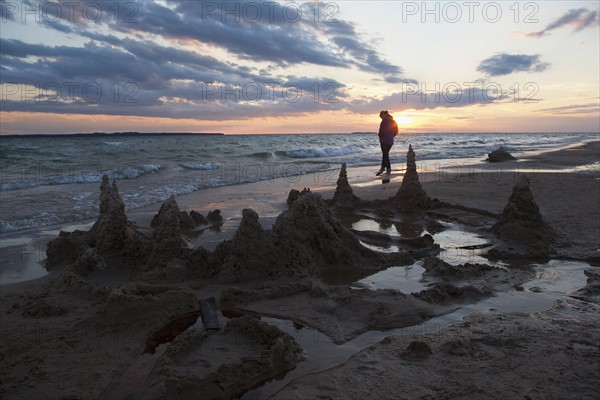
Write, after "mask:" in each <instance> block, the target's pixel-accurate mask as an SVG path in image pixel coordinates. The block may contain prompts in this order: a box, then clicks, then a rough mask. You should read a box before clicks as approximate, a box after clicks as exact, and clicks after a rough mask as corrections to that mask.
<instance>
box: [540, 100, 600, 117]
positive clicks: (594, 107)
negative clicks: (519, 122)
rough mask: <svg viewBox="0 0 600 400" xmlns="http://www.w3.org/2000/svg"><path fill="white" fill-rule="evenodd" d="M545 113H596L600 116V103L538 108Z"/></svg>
mask: <svg viewBox="0 0 600 400" xmlns="http://www.w3.org/2000/svg"><path fill="white" fill-rule="evenodd" d="M538 111H540V112H543V113H548V114H554V115H566V114H592V113H594V114H596V115H598V116H600V103H588V104H571V105H568V106H561V107H552V108H543V109H541V110H538Z"/></svg>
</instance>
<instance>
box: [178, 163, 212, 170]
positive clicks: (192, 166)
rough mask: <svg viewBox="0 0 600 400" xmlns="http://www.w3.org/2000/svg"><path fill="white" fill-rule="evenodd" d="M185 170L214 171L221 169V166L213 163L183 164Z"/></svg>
mask: <svg viewBox="0 0 600 400" xmlns="http://www.w3.org/2000/svg"><path fill="white" fill-rule="evenodd" d="M183 166H184V167H185V168H188V169H198V170H213V169H219V165H217V164H216V163H213V162H208V163H185V164H183Z"/></svg>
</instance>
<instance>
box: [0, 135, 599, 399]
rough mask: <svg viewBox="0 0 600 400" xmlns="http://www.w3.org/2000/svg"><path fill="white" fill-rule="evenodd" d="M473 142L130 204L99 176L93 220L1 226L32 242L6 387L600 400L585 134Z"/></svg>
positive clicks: (593, 144)
mask: <svg viewBox="0 0 600 400" xmlns="http://www.w3.org/2000/svg"><path fill="white" fill-rule="evenodd" d="M407 150H408V149H403V150H402V151H403V152H404V151H407ZM415 153H416V160H415ZM411 154H412V155H411ZM473 156H474V157H477V158H470V159H464V160H462V159H461V160H451V161H448V162H442V163H433V162H424V161H421V160H419V149H418V148H415V149H414V153H412V149H411V150H410V151H409V152H408V154H407V163H406V164H405V165H400V164H397V165H394V171H392V174H391V175H390V176H384V177H383V179H382V178H381V177H380V178H377V179H375V177H373V173H374V172H375V171H373V168H372V167H357V168H346V167H345V166H343V167H342V168H341V169H337V170H335V171H324V172H323V173H321V174H306V175H302V176H297V177H293V178H290V177H288V178H277V179H274V180H270V181H263V182H257V183H248V184H242V185H234V186H225V187H219V188H207V189H205V190H202V191H200V192H195V193H192V194H187V195H180V196H177V197H171V198H169V199H164V200H165V201H164V203H163V204H162V205H160V206H156V205H153V206H148V207H144V208H139V209H136V210H135V211H134V212H129V211H128V210H126V209H125V205H124V203H123V200H122V198H121V194H120V192H119V184H120V182H119V181H117V182H112V181H109V180H108V179H104V180H103V181H102V183H101V185H100V188H99V190H98V192H97V194H96V195H97V196H99V198H100V207H99V214H98V218H97V219H95V220H94V221H89V222H84V223H81V224H79V225H77V226H70V227H68V229H66V230H65V232H61V233H59V230H60V229H58V230H57V229H55V228H56V227H51V228H45V229H41V230H37V231H35V232H26V233H19V234H15V235H14V237H11V236H10V235H7V236H6V237H7V238H8V239H11V240H14V241H15V243H17V244H18V243H21V242H19V240H23V237H26V238H27V240H28V241H29V242H28V243H32V244H29V245H28V246H30V248H29V250H28V251H35V246H42V247H41V248H44V249H45V251H44V254H43V255H39V254H37V255H35V256H29V258H28V257H25V258H23V256H22V254H21V253H15V254H14V255H7V256H6V257H7V258H5V257H4V256H3V260H8V261H10V262H11V263H15V265H17V264H19V265H21V264H23V263H25V264H27V265H28V268H30V269H31V271H30V273H28V275H27V276H28V277H29V279H28V280H24V281H22V282H15V283H10V282H9V283H8V284H7V283H6V282H5V283H3V285H2V286H0V293H1V297H0V315H1V316H2V318H1V325H0V329H1V332H0V340H1V353H0V397H2V398H6V399H33V398H48V399H138V398H139V399H188V398H189V399H192V398H202V399H227V398H244V399H266V398H273V399H337V398H349V399H365V398H382V399H392V398H394V399H399V398H400V399H480V398H486V399H596V398H598V396H599V394H600V392H599V391H598V389H597V388H598V387H600V372H599V371H600V330H599V329H598V328H599V327H598V315H599V312H600V270H599V269H598V267H599V266H600V249H599V245H598V244H599V239H600V207H599V206H598V205H599V204H600V181H599V179H600V175H599V171H598V163H599V161H600V142H599V141H590V142H588V143H585V144H578V145H577V146H570V147H569V148H563V149H560V150H555V151H551V152H543V153H531V154H528V155H526V156H525V157H519V159H518V160H516V161H507V162H502V163H485V162H481V161H477V160H482V159H483V158H485V155H482V154H477V155H473ZM305 188H310V190H303V189H305ZM217 209H218V210H219V211H215V210H217ZM67 230H68V232H67ZM17 244H15V246H17ZM46 244H47V246H46ZM32 248H33V250H31V249H32ZM39 261H43V263H44V264H45V267H46V269H47V272H46V271H39V270H36V269H35V268H36V265H37V266H39V263H38V262H39ZM210 298H214V300H215V304H214V307H215V308H214V309H212V308H211V307H213V306H211V304H212V303H210V301H208V302H207V300H208V299H210Z"/></svg>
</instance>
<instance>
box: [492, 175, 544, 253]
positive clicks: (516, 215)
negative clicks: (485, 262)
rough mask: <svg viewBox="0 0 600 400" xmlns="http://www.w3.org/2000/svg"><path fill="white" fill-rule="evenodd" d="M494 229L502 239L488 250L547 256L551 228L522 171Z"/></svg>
mask: <svg viewBox="0 0 600 400" xmlns="http://www.w3.org/2000/svg"><path fill="white" fill-rule="evenodd" d="M492 232H493V233H494V234H495V235H496V236H497V237H498V239H500V242H499V243H498V244H497V245H496V246H495V247H494V248H492V249H491V250H490V251H489V254H490V256H493V257H500V258H507V257H508V258H515V257H525V258H548V256H549V254H550V252H551V244H552V241H553V236H554V234H553V232H552V229H551V228H550V227H549V226H548V225H547V224H546V222H545V221H544V219H543V218H542V214H541V213H540V209H539V207H538V205H537V204H536V202H535V200H534V198H533V194H532V193H531V190H530V188H529V179H527V177H526V176H525V175H522V176H521V177H520V178H519V180H518V182H517V183H516V184H515V185H514V186H513V190H512V194H511V195H510V198H509V199H508V203H507V204H506V206H505V207H504V210H503V211H502V215H501V216H500V219H499V220H498V222H497V223H496V224H495V225H494V226H493V227H492Z"/></svg>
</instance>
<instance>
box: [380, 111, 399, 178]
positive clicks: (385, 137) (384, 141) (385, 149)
mask: <svg viewBox="0 0 600 400" xmlns="http://www.w3.org/2000/svg"><path fill="white" fill-rule="evenodd" d="M379 117H381V124H380V125H379V133H378V136H379V144H380V145H381V169H379V172H377V173H376V174H375V175H376V176H379V175H381V174H383V171H386V172H387V173H388V174H389V173H390V172H391V170H392V165H391V163H390V150H391V149H392V146H393V145H394V137H395V136H396V135H397V134H398V124H397V123H396V121H394V117H392V116H391V115H390V114H389V113H388V112H387V110H386V111H382V112H380V113H379Z"/></svg>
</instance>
